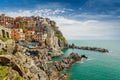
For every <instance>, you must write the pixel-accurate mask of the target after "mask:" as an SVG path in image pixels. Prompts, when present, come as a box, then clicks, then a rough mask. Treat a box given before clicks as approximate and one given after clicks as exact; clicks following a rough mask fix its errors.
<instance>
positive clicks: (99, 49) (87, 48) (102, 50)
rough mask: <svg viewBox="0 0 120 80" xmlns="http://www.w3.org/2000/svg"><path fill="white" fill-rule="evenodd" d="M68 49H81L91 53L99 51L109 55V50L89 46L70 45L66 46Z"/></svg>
mask: <svg viewBox="0 0 120 80" xmlns="http://www.w3.org/2000/svg"><path fill="white" fill-rule="evenodd" d="M66 48H72V49H81V50H90V51H97V52H102V53H108V52H109V50H107V49H104V48H97V47H88V46H76V45H75V44H72V45H70V44H68V45H66Z"/></svg>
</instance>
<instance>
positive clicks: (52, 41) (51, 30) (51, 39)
mask: <svg viewBox="0 0 120 80" xmlns="http://www.w3.org/2000/svg"><path fill="white" fill-rule="evenodd" d="M52 22H53V21H52ZM47 34H48V36H47V39H46V45H47V46H48V47H49V48H56V49H60V48H64V47H65V45H66V44H67V40H66V39H65V37H64V36H63V34H62V32H61V31H60V30H59V29H58V27H57V26H56V23H55V22H54V24H52V23H51V25H49V26H48V27H47Z"/></svg>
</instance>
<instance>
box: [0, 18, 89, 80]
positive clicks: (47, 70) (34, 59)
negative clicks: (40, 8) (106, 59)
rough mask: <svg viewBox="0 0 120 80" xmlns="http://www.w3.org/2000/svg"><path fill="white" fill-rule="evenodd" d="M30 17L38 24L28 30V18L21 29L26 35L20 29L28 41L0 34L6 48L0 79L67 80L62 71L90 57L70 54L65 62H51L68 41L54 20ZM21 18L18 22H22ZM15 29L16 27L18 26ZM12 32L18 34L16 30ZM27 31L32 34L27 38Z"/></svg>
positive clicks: (2, 53) (0, 52)
mask: <svg viewBox="0 0 120 80" xmlns="http://www.w3.org/2000/svg"><path fill="white" fill-rule="evenodd" d="M31 18H32V20H31V21H33V20H34V21H35V27H34V28H35V29H33V31H30V30H29V29H30V28H29V29H28V28H26V27H25V25H26V26H27V24H29V23H27V22H26V20H27V19H28V20H29V17H27V18H26V20H25V22H24V21H23V22H22V27H21V26H20V27H21V28H23V32H22V29H20V31H21V32H20V33H22V34H25V40H19V38H18V37H19V36H17V37H16V36H14V35H12V37H13V38H12V39H11V38H6V37H5V34H0V43H1V44H2V45H4V46H1V48H0V80H68V76H67V75H66V74H64V73H62V71H64V70H66V69H69V68H70V66H72V65H73V64H74V63H76V62H77V61H80V60H81V59H82V58H86V59H87V57H86V56H85V55H81V56H79V55H78V54H77V53H71V54H70V55H69V56H68V57H66V58H64V59H62V60H58V61H55V60H52V58H54V57H58V56H63V55H64V53H63V52H62V51H61V50H62V49H63V48H65V47H66V45H67V44H68V43H67V40H66V39H65V37H64V36H63V35H62V33H61V31H60V30H59V29H58V27H57V26H56V23H55V22H54V21H52V20H50V19H48V18H42V17H30V19H31ZM19 19H21V20H24V19H25V18H23V19H22V18H19ZM19 19H18V18H17V19H15V21H16V20H17V23H19ZM37 19H38V20H37ZM21 20H20V21H21ZM24 23H25V24H24ZM20 24H21V22H20ZM23 24H24V27H23ZM14 26H15V27H17V25H14ZM31 28H32V27H31ZM2 29H4V26H3V27H2ZM17 29H19V27H18V28H17ZM5 30H6V27H5ZM11 30H13V32H14V34H16V32H15V30H16V28H11V29H10V31H11ZM18 31H19V30H18ZM28 32H32V33H30V34H29V35H28ZM33 32H34V33H33ZM17 34H18V33H17ZM17 34H16V35H17ZM33 34H34V35H33ZM22 36H23V35H22ZM22 38H23V37H22ZM20 39H21V38H20Z"/></svg>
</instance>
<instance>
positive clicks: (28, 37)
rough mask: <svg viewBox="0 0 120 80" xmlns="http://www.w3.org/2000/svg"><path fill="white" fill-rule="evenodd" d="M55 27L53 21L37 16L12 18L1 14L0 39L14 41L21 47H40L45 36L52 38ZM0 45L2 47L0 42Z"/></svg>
mask: <svg viewBox="0 0 120 80" xmlns="http://www.w3.org/2000/svg"><path fill="white" fill-rule="evenodd" d="M55 25H56V23H55V22H54V21H52V20H50V19H48V18H42V17H39V16H31V17H26V16H25V17H20V16H18V17H15V18H13V17H9V16H6V15H5V14H1V15H0V37H2V38H8V39H9V38H10V39H14V40H15V41H16V42H19V43H20V44H21V45H23V46H24V45H28V46H27V47H29V48H35V46H42V43H45V41H46V38H47V36H54V31H53V29H52V27H55ZM0 45H2V42H1V41H0Z"/></svg>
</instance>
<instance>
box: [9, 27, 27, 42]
mask: <svg viewBox="0 0 120 80" xmlns="http://www.w3.org/2000/svg"><path fill="white" fill-rule="evenodd" d="M11 37H12V38H13V39H15V40H17V41H19V40H25V34H24V33H23V30H22V29H12V31H11Z"/></svg>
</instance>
